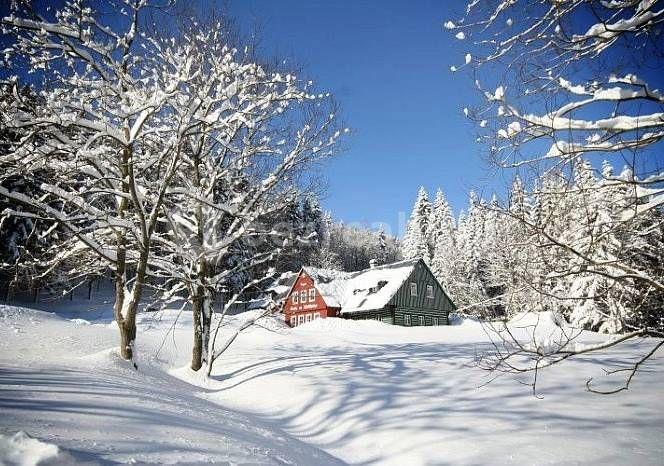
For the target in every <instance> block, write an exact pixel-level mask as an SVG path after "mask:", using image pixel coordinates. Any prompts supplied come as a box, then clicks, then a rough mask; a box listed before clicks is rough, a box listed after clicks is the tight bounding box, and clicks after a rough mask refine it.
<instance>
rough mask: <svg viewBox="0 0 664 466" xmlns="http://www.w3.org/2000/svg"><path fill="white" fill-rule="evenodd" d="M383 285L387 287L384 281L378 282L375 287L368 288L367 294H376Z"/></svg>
mask: <svg viewBox="0 0 664 466" xmlns="http://www.w3.org/2000/svg"><path fill="white" fill-rule="evenodd" d="M385 285H387V281H385V280H380V281H379V282H378V283H377V284H376V286H372V287H371V288H369V293H378V292H379V291H380V289H381V288H383V287H384V286H385Z"/></svg>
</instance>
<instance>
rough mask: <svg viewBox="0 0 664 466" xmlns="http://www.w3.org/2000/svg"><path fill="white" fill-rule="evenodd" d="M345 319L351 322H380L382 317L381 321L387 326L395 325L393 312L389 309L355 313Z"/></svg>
mask: <svg viewBox="0 0 664 466" xmlns="http://www.w3.org/2000/svg"><path fill="white" fill-rule="evenodd" d="M344 317H346V318H347V319H351V320H378V318H379V317H380V320H381V321H382V322H385V323H386V324H393V323H394V319H393V317H392V310H391V309H388V308H385V309H380V310H377V311H371V312H354V313H352V314H348V315H346V316H344Z"/></svg>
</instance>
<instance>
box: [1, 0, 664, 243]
mask: <svg viewBox="0 0 664 466" xmlns="http://www.w3.org/2000/svg"><path fill="white" fill-rule="evenodd" d="M61 3H62V0H38V1H37V4H38V5H39V6H40V7H44V6H46V5H57V4H61ZM464 4H465V2H461V1H440V0H418V1H410V2H407V1H402V0H381V1H378V0H306V1H305V0H194V1H192V3H191V4H190V5H195V6H194V7H193V8H196V9H199V8H200V10H201V11H200V13H202V14H203V15H205V14H209V12H210V11H211V10H213V9H214V10H219V11H221V12H228V13H229V14H230V16H231V17H233V18H234V19H235V20H237V21H238V23H239V27H240V30H241V32H242V33H243V35H247V34H249V33H251V32H252V31H254V30H256V31H258V37H259V38H260V42H261V52H264V53H265V55H267V56H276V57H279V58H285V57H287V58H289V59H292V62H293V65H294V67H296V68H299V67H302V68H303V70H304V76H302V77H303V78H304V79H313V80H314V81H316V83H317V84H318V86H319V87H320V88H321V89H324V90H327V91H330V92H332V93H333V94H334V95H335V97H336V99H337V100H338V101H339V102H340V104H341V107H342V117H343V119H344V121H345V123H346V125H347V126H349V127H350V128H351V129H352V136H351V137H349V138H348V140H347V144H346V147H347V150H346V151H345V152H344V153H343V154H342V155H340V156H338V157H336V158H334V159H332V160H330V161H329V162H328V163H327V164H326V165H325V167H324V170H323V173H324V175H325V178H326V180H327V189H326V190H325V194H324V197H323V199H322V202H323V207H324V208H325V209H329V210H331V211H332V213H333V215H334V216H335V218H336V219H338V220H343V221H344V222H345V223H362V224H366V225H370V226H376V225H377V224H378V223H384V224H386V225H387V226H388V227H389V231H390V232H391V233H392V234H397V235H401V234H403V232H404V231H403V230H404V227H405V221H406V220H407V217H408V215H409V214H410V211H411V208H412V204H413V202H414V200H415V196H416V193H417V190H418V188H419V187H420V186H424V187H426V188H427V190H428V191H429V194H430V196H431V197H433V196H434V193H435V189H436V188H437V187H441V188H442V189H443V190H444V191H445V194H446V195H447V198H448V200H449V201H450V203H451V204H452V207H453V208H454V210H455V212H456V213H458V212H459V210H461V209H463V208H465V207H466V205H467V199H468V193H469V191H470V190H471V189H475V190H477V191H480V192H481V193H482V194H483V195H484V196H485V197H489V196H490V195H491V191H497V192H498V193H501V192H504V188H505V187H506V186H507V185H508V183H509V178H510V177H511V174H510V173H506V172H498V173H496V171H495V170H492V169H491V168H489V166H488V165H487V164H486V163H485V162H484V161H483V160H482V157H481V151H482V150H483V148H484V147H483V146H481V145H478V144H477V143H475V141H474V140H475V137H476V132H475V129H474V126H473V124H472V123H471V122H470V121H468V120H467V119H466V118H465V117H464V116H463V113H462V109H463V107H464V106H469V107H472V106H473V104H474V103H476V101H477V100H476V99H477V94H476V91H475V89H474V87H473V85H472V79H471V78H470V77H469V75H468V74H467V73H465V72H463V71H462V72H458V73H452V72H450V70H449V67H450V65H457V66H458V65H460V64H461V63H462V62H463V57H464V54H465V52H466V51H467V50H466V49H467V48H468V47H469V46H470V44H469V43H468V41H458V40H455V39H454V38H453V35H452V34H450V33H449V31H445V30H444V29H443V27H442V24H443V22H444V21H446V20H448V19H457V18H459V17H460V16H461V13H462V10H463V7H464ZM181 5H187V4H186V3H182V4H181ZM6 11H7V4H6V3H4V2H1V1H0V13H6ZM197 13H198V12H197ZM586 20H588V21H591V20H593V18H586ZM163 25H164V26H165V27H167V28H168V26H167V21H166V22H164V23H163ZM3 39H4V38H2V37H1V36H0V45H2V42H3ZM647 65H648V66H646V67H645V69H644V70H640V71H639V74H640V75H641V76H643V75H642V74H641V73H642V72H643V73H644V74H645V76H644V77H645V78H646V79H647V80H648V81H649V82H650V84H651V85H652V86H654V87H659V88H660V89H661V88H662V86H664V73H662V72H661V70H662V68H663V64H662V63H661V60H657V59H656V60H654V61H651V62H649V63H648V64H647ZM599 160H601V159H599ZM599 160H598V158H597V157H595V158H594V159H593V162H594V163H595V164H596V165H599ZM647 160H648V161H649V163H651V165H652V164H654V165H653V166H656V167H657V168H659V169H662V168H664V155H663V153H662V151H661V145H660V146H659V147H657V148H654V156H651V157H648V158H647ZM612 161H613V163H614V166H615V167H616V168H617V169H619V168H620V166H621V165H622V160H621V159H620V157H616V158H613V159H612ZM652 168H653V167H652V166H650V167H644V170H649V169H652Z"/></svg>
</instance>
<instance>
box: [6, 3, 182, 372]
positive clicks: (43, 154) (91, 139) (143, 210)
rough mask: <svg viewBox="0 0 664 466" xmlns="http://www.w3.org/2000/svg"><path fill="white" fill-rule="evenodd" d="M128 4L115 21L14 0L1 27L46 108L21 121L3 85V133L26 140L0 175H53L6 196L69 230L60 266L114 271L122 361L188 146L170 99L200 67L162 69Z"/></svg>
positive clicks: (72, 7)
mask: <svg viewBox="0 0 664 466" xmlns="http://www.w3.org/2000/svg"><path fill="white" fill-rule="evenodd" d="M120 3H121V4H122V7H123V8H122V9H120V10H118V15H117V17H113V18H109V17H108V16H107V15H103V14H100V13H99V12H98V11H96V10H95V9H93V8H92V7H90V6H87V4H86V2H80V1H68V2H66V3H65V4H64V6H63V7H62V8H61V9H58V10H57V11H54V12H50V13H49V17H48V18H46V17H44V16H41V15H40V14H39V13H38V12H37V11H36V10H34V9H33V8H31V6H30V2H24V1H16V2H13V7H12V11H11V15H10V16H8V17H5V18H3V19H2V25H3V29H4V30H5V31H6V32H8V33H9V34H12V35H13V36H14V38H15V42H14V44H13V45H12V46H11V47H10V48H9V49H8V50H7V53H8V55H9V56H10V59H11V60H13V61H14V63H16V65H15V66H16V67H19V66H21V65H20V64H21V63H22V62H21V60H27V61H28V63H29V66H30V68H31V69H33V70H40V69H41V70H42V73H43V75H44V76H45V78H46V79H47V81H48V88H44V89H43V90H42V91H41V95H42V96H43V98H44V100H45V105H43V106H41V107H40V108H38V109H36V111H35V112H25V111H23V110H22V106H21V100H22V98H21V95H20V93H19V92H17V89H18V87H17V83H16V79H13V80H10V82H8V83H6V84H5V85H7V86H10V87H11V88H13V89H14V96H15V99H14V102H6V103H3V108H2V114H3V124H4V125H7V126H8V127H9V128H12V129H15V130H17V131H20V132H21V133H22V134H25V135H26V136H25V137H23V138H22V139H21V140H20V141H19V142H18V143H16V144H13V145H12V146H11V148H10V150H9V151H8V152H7V153H5V154H3V155H2V159H1V160H0V166H1V167H2V168H1V169H0V173H2V177H8V176H13V175H17V174H20V176H24V177H26V178H29V177H37V175H38V173H40V172H41V171H43V170H44V169H47V170H48V172H49V173H51V174H52V175H53V176H52V177H50V178H48V179H45V180H41V181H40V183H39V190H40V192H39V193H37V194H36V195H32V196H27V195H24V194H22V193H20V192H17V191H13V190H9V189H6V188H4V187H0V195H2V196H4V197H6V198H7V199H9V200H10V201H12V202H15V203H17V204H21V205H23V206H24V207H25V208H26V209H25V210H23V211H21V212H19V211H14V212H11V213H12V214H14V215H39V216H42V217H44V218H47V219H49V220H51V221H53V222H55V223H57V224H58V225H60V226H61V227H62V228H64V229H66V230H67V231H68V232H69V233H70V237H69V239H68V240H67V241H66V242H64V243H61V244H54V245H53V252H54V254H55V255H54V264H55V263H62V261H65V260H68V259H72V258H73V257H74V256H77V255H81V254H83V255H85V256H86V257H87V258H88V259H87V264H88V265H89V266H92V267H93V268H98V267H105V268H108V269H109V270H110V271H111V272H112V273H113V277H114V281H115V304H114V316H115V320H116V322H117V324H118V327H119V329H120V340H121V342H120V353H121V355H122V357H123V358H125V359H132V358H133V356H134V340H135V338H136V312H137V309H138V305H139V301H140V299H141V294H142V291H143V287H144V285H145V281H146V277H147V275H148V262H149V258H150V255H151V250H152V246H153V241H154V238H155V235H156V234H157V224H158V220H159V218H160V214H161V211H162V205H163V202H164V199H165V195H166V192H167V189H168V188H169V186H170V185H171V183H172V181H173V179H174V177H175V174H176V173H177V171H178V169H179V167H180V162H181V154H182V149H183V147H182V135H181V134H180V133H179V132H178V124H177V123H178V122H177V118H176V116H175V115H174V113H173V112H172V110H171V109H170V108H169V102H172V101H173V99H175V98H176V95H177V92H178V90H179V89H180V86H181V85H182V84H183V83H186V82H187V80H188V79H189V78H190V77H191V76H190V71H191V69H192V63H193V60H194V58H193V57H189V59H188V60H184V61H182V62H180V63H170V64H164V63H163V61H162V60H160V50H159V48H158V43H157V42H155V41H152V40H150V39H149V38H148V37H146V36H144V35H143V34H142V33H141V30H140V29H141V24H142V20H141V18H142V15H143V14H144V12H145V11H147V10H148V9H149V8H150V7H151V6H153V5H152V4H151V3H149V2H147V1H145V0H124V1H121V2H120ZM98 6H99V7H103V5H98ZM108 6H109V7H110V8H111V9H114V8H115V7H116V6H117V5H116V4H115V2H109V5H108ZM12 70H13V71H14V72H18V71H20V69H19V68H12ZM54 205H55V207H53V206H54Z"/></svg>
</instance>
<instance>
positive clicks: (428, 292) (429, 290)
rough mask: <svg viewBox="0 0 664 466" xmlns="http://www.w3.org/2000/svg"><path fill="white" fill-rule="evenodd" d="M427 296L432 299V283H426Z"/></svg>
mask: <svg viewBox="0 0 664 466" xmlns="http://www.w3.org/2000/svg"><path fill="white" fill-rule="evenodd" d="M427 298H429V299H433V285H427Z"/></svg>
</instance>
